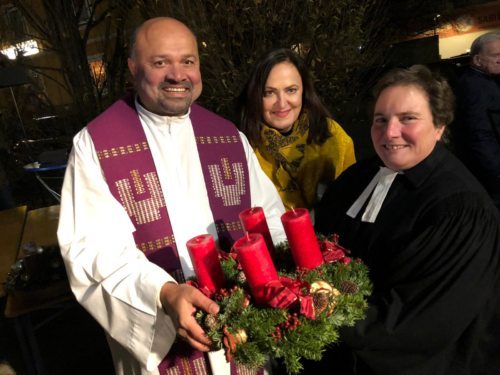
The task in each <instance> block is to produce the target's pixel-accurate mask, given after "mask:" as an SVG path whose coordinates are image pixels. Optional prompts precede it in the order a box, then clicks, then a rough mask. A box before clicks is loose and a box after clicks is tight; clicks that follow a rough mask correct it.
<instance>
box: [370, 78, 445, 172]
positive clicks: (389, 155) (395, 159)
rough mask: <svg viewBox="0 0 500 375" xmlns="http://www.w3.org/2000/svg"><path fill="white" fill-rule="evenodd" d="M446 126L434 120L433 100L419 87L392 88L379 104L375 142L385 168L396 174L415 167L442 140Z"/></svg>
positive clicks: (375, 125)
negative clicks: (437, 123) (438, 124)
mask: <svg viewBox="0 0 500 375" xmlns="http://www.w3.org/2000/svg"><path fill="white" fill-rule="evenodd" d="M443 131H444V125H443V126H441V127H439V128H437V127H436V126H435V125H434V123H433V120H432V112H431V109H430V107H429V100H428V98H427V95H426V94H425V93H424V91H423V90H422V89H421V88H420V87H417V86H415V85H408V86H389V87H388V88H386V89H384V90H383V91H382V92H381V93H380V95H379V97H378V99H377V102H376V103H375V111H374V115H373V123H372V128H371V135H372V142H373V147H374V148H375V151H376V152H377V155H378V156H379V157H380V158H381V159H382V161H383V162H384V164H385V166H386V167H388V168H391V169H392V170H395V171H402V170H406V169H409V168H412V167H414V166H415V165H417V164H419V163H420V162H421V161H422V160H424V159H425V158H426V157H427V156H428V155H429V154H430V153H431V152H432V150H433V149H434V147H435V146H436V142H437V141H439V140H440V139H441V136H442V134H443Z"/></svg>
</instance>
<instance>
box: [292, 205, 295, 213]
mask: <svg viewBox="0 0 500 375" xmlns="http://www.w3.org/2000/svg"><path fill="white" fill-rule="evenodd" d="M292 212H293V213H294V214H295V210H294V208H293V206H292Z"/></svg>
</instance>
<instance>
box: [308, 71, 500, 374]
mask: <svg viewBox="0 0 500 375" xmlns="http://www.w3.org/2000/svg"><path fill="white" fill-rule="evenodd" d="M374 98H375V105H374V112H373V123H372V128H371V135H372V142H373V146H374V148H375V151H376V153H377V155H378V158H376V159H373V160H368V161H365V162H359V163H357V164H356V165H354V166H352V167H351V168H349V169H348V170H347V171H345V172H344V173H343V174H342V175H341V176H340V177H339V179H338V180H336V181H335V182H334V183H333V184H332V186H330V188H329V189H328V191H327V192H326V193H325V195H324V197H323V199H322V201H321V202H320V204H319V205H318V207H317V208H316V228H317V231H318V232H320V233H323V234H327V235H328V234H332V233H337V234H338V235H339V236H340V237H339V238H340V244H341V245H342V246H344V247H346V248H348V249H350V250H351V251H352V256H353V257H359V258H361V259H362V260H363V261H364V262H365V263H366V264H367V266H368V267H369V269H370V277H371V279H372V281H373V287H374V289H373V294H372V296H371V297H370V300H369V310H368V313H367V316H366V318H365V319H364V320H362V321H359V322H358V323H357V324H356V325H355V327H352V328H346V329H343V330H342V332H341V341H342V343H341V344H340V345H339V346H336V347H333V348H331V350H330V351H329V352H328V353H326V354H325V356H324V360H323V361H322V363H321V364H320V367H321V369H320V370H319V372H316V373H331V374H380V375H397V374H401V375H403V374H405V375H413V374H415V375H416V374H422V375H427V374H429V375H434V374H449V375H457V374H470V375H477V374H500V366H499V365H498V359H497V360H496V364H495V363H494V358H495V357H499V356H500V353H498V350H499V349H500V348H499V346H498V344H497V343H496V342H497V341H498V336H499V332H500V330H499V328H498V327H496V325H495V324H494V322H493V323H492V319H493V317H494V316H495V314H496V316H497V317H498V312H496V311H498V307H496V306H495V304H496V301H497V300H498V299H500V293H499V289H498V285H499V283H498V278H499V272H500V271H499V252H500V229H499V228H500V225H499V218H498V213H497V210H496V209H495V207H494V205H493V203H492V202H491V200H490V199H489V197H488V195H487V193H486V192H485V191H484V190H483V188H482V187H481V185H480V184H479V183H478V182H477V181H476V179H475V178H474V177H473V176H472V175H471V174H470V173H469V171H468V170H467V169H466V168H465V167H464V166H463V165H462V164H461V163H460V162H459V161H458V160H457V159H456V158H455V157H454V156H453V155H452V154H451V153H450V152H449V151H447V150H446V148H445V147H444V145H442V144H441V142H440V140H441V137H442V134H443V132H444V130H445V128H446V125H448V124H449V123H450V122H451V120H452V118H453V94H452V92H451V89H450V87H449V86H448V84H447V83H446V81H444V80H443V79H442V78H439V77H436V76H435V75H433V74H432V73H431V72H430V71H429V70H428V69H427V68H425V67H423V66H413V67H411V68H409V69H397V70H393V71H391V72H389V73H388V74H386V75H385V76H384V77H383V78H382V79H381V80H380V81H379V83H378V84H377V86H376V87H375V89H374ZM496 321H497V323H498V318H497V319H496ZM491 327H496V328H494V329H496V332H494V331H492V330H491V329H492V328H491ZM305 367H306V368H305V372H304V373H309V372H311V371H312V368H313V367H314V366H311V364H310V363H308V364H306V366H305ZM315 370H317V368H316V369H315Z"/></svg>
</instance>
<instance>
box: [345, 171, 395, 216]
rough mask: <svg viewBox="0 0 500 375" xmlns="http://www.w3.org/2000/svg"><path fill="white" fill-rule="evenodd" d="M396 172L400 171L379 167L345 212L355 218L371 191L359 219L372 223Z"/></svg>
mask: <svg viewBox="0 0 500 375" xmlns="http://www.w3.org/2000/svg"><path fill="white" fill-rule="evenodd" d="M398 173H402V172H396V171H393V170H392V169H389V168H386V167H380V169H379V171H378V172H377V174H376V175H375V176H374V177H373V178H372V180H371V181H370V183H369V184H368V186H367V187H366V188H365V190H363V192H362V193H361V195H360V196H359V197H358V199H356V201H355V202H354V203H353V204H352V206H351V207H350V208H349V210H347V212H346V214H347V215H348V216H350V217H352V218H355V217H356V216H357V215H358V213H359V211H360V210H361V208H362V207H363V206H364V204H365V202H366V200H367V199H368V197H369V196H370V194H371V192H372V191H373V194H372V197H371V198H370V201H369V202H368V205H367V206H366V208H365V211H364V212H363V216H362V217H361V221H363V222H367V223H374V222H375V219H376V218H377V215H378V213H379V211H380V207H382V203H384V200H385V197H386V195H387V192H388V191H389V188H390V187H391V185H392V182H393V181H394V179H395V178H396V176H397V175H398ZM374 189H375V190H374Z"/></svg>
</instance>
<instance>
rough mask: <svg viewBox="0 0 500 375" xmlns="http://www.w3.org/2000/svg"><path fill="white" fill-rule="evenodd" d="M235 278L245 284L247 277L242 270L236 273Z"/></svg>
mask: <svg viewBox="0 0 500 375" xmlns="http://www.w3.org/2000/svg"><path fill="white" fill-rule="evenodd" d="M236 280H237V281H238V283H240V284H245V283H246V282H247V277H246V276H245V273H244V272H243V271H240V272H238V275H236Z"/></svg>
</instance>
